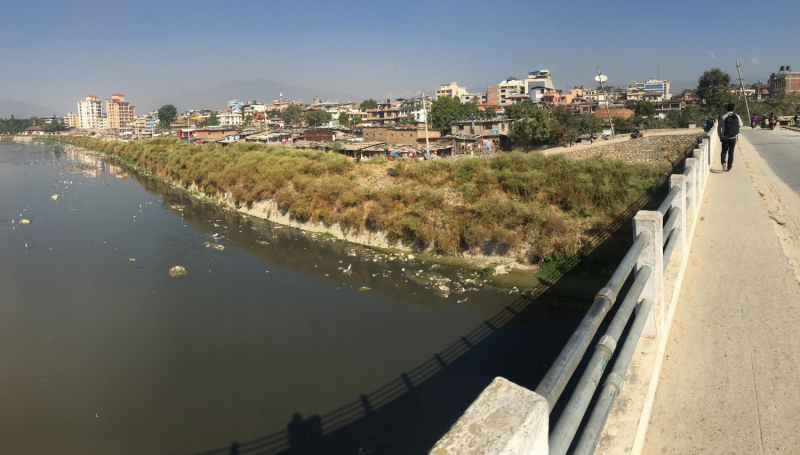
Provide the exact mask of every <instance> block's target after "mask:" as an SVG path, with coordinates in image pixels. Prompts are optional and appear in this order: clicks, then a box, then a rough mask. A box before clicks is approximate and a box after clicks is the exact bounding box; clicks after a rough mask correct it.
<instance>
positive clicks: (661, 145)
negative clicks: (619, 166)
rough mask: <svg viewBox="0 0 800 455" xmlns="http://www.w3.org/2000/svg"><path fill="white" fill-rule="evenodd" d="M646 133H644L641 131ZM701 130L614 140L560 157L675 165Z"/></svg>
mask: <svg viewBox="0 0 800 455" xmlns="http://www.w3.org/2000/svg"><path fill="white" fill-rule="evenodd" d="M645 134H647V132H645ZM702 137H703V133H702V132H701V131H696V130H694V131H691V132H686V133H683V134H670V135H660V136H645V137H643V138H640V139H628V140H625V141H615V142H611V143H608V144H603V143H599V144H597V145H592V146H589V147H580V148H574V149H567V150H566V151H564V152H563V153H564V155H566V156H568V157H570V158H572V159H576V160H580V159H586V158H594V157H601V158H611V159H615V160H622V161H625V162H627V163H661V162H665V161H666V162H670V163H673V164H674V163H678V162H680V161H682V160H683V158H684V157H685V156H686V152H687V151H689V150H692V149H693V148H694V147H695V145H697V142H698V141H699V139H700V138H702Z"/></svg>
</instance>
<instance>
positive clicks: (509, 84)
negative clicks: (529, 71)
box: [497, 77, 530, 106]
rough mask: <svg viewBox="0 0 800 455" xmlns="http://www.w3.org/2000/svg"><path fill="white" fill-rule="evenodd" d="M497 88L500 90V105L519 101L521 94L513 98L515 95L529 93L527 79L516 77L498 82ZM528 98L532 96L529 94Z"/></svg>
mask: <svg viewBox="0 0 800 455" xmlns="http://www.w3.org/2000/svg"><path fill="white" fill-rule="evenodd" d="M497 88H498V90H499V92H500V100H499V105H500V106H507V105H509V104H516V103H519V102H520V99H519V96H516V97H513V98H512V96H514V95H527V86H526V83H525V81H521V80H519V79H517V78H516V77H509V78H508V79H506V80H504V81H503V82H501V83H499V84H497ZM527 98H530V97H529V96H527Z"/></svg>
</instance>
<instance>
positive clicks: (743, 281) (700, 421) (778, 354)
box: [643, 131, 800, 455]
mask: <svg viewBox="0 0 800 455" xmlns="http://www.w3.org/2000/svg"><path fill="white" fill-rule="evenodd" d="M744 135H745V137H746V138H747V140H748V141H750V142H751V143H752V144H753V145H754V146H755V148H756V149H757V150H758V152H759V153H760V155H761V156H762V157H763V158H764V159H765V160H766V161H767V162H768V163H770V164H769V165H770V166H773V168H774V170H775V173H776V174H777V175H779V176H781V178H784V179H785V181H786V183H787V184H789V185H792V188H794V189H795V191H798V190H800V147H799V146H800V134H797V133H788V132H783V131H745V132H744ZM737 149H739V147H738V146H737ZM744 164H745V163H744V161H743V157H742V156H741V154H739V156H737V157H736V161H735V162H734V166H733V170H732V171H731V172H721V171H720V170H719V169H720V159H719V155H717V156H714V157H713V159H712V168H711V169H712V174H711V175H710V177H709V179H708V186H707V187H706V191H705V194H704V198H703V199H704V203H703V206H702V207H701V210H700V213H699V216H700V221H699V222H698V225H697V230H696V231H695V237H694V242H693V244H692V251H691V255H690V257H689V264H688V266H687V270H686V278H685V281H684V283H683V288H682V290H681V296H680V299H679V301H678V304H677V306H676V309H675V317H674V319H673V323H672V329H671V331H670V334H669V340H668V341H667V349H666V352H665V358H664V364H663V367H662V369H661V375H660V376H661V380H660V381H659V384H658V390H657V391H656V397H655V402H654V406H653V412H652V415H651V417H650V425H649V427H648V430H647V437H646V441H645V447H644V451H643V453H644V454H645V455H662V454H676V455H677V454H682V455H683V454H737V455H744V454H798V453H800V432H798V428H800V379H799V375H800V330H798V326H799V325H800V285H799V284H798V282H797V280H796V279H795V277H794V274H793V272H792V269H791V267H790V265H789V262H788V260H787V258H786V256H785V254H784V252H783V250H782V249H781V244H780V242H779V239H778V237H777V235H776V233H775V230H774V229H773V225H772V221H771V220H770V218H769V214H768V213H767V211H766V209H765V208H764V205H763V203H762V201H761V198H760V197H759V194H758V191H757V190H756V188H755V186H754V184H753V181H752V180H751V178H750V175H749V173H748V168H747V166H745V165H744ZM751 166H752V165H751Z"/></svg>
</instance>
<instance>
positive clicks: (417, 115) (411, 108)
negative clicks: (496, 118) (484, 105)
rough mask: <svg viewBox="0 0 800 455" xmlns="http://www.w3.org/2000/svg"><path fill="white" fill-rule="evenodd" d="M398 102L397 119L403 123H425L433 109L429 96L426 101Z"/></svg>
mask: <svg viewBox="0 0 800 455" xmlns="http://www.w3.org/2000/svg"><path fill="white" fill-rule="evenodd" d="M397 101H399V102H400V105H399V106H397V114H398V115H397V118H398V119H399V120H400V121H401V122H423V123H424V122H425V120H426V119H427V118H428V117H427V110H428V109H430V108H431V99H430V97H429V96H427V95H426V96H425V99H424V100H423V99H422V98H411V99H398V100H397ZM423 102H424V105H423ZM462 102H463V101H462ZM362 118H363V117H362Z"/></svg>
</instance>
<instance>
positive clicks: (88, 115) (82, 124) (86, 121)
mask: <svg viewBox="0 0 800 455" xmlns="http://www.w3.org/2000/svg"><path fill="white" fill-rule="evenodd" d="M101 115H103V107H102V104H101V103H100V100H99V99H97V97H96V96H94V95H86V98H85V99H84V100H83V101H78V117H79V122H78V128H83V129H92V128H103V127H102V126H100V116H101Z"/></svg>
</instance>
